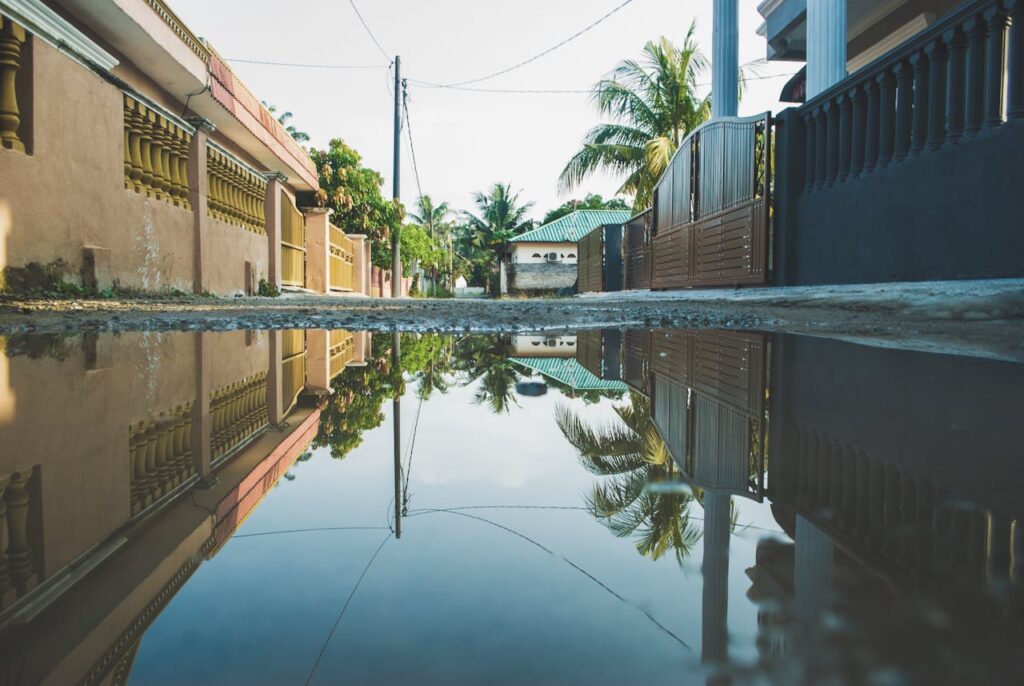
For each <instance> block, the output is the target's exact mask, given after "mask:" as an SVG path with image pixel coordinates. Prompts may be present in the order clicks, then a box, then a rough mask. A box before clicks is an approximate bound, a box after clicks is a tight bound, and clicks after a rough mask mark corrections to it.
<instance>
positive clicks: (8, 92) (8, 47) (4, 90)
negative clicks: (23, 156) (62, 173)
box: [0, 16, 26, 152]
mask: <svg viewBox="0 0 1024 686" xmlns="http://www.w3.org/2000/svg"><path fill="white" fill-rule="evenodd" d="M25 39H26V35H25V29H24V28H23V27H21V26H19V25H18V24H15V23H14V22H12V21H11V20H10V19H8V18H7V17H3V16H0V145H2V146H3V147H5V148H7V149H8V150H18V151H20V152H25V144H24V143H23V142H22V140H21V138H20V137H19V136H18V129H19V128H20V127H21V110H20V108H19V107H18V87H17V82H18V71H19V70H20V69H21V65H22V61H21V57H22V55H21V48H22V46H23V45H24V44H25Z"/></svg>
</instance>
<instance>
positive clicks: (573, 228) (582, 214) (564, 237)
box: [510, 210, 633, 243]
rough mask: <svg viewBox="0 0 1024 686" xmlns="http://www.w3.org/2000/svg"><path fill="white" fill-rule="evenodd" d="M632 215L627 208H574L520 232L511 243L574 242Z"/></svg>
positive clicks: (622, 222) (620, 222) (626, 219)
mask: <svg viewBox="0 0 1024 686" xmlns="http://www.w3.org/2000/svg"><path fill="white" fill-rule="evenodd" d="M632 216H633V213H632V212H629V211H627V210H576V211H575V212H573V213H572V214H567V215H565V216H564V217H562V218H561V219H556V220H555V221H553V222H548V223H547V224H545V225H544V226H541V227H539V228H536V229H534V230H533V231H527V232H526V233H521V234H519V235H518V236H516V237H515V238H513V239H512V240H511V241H510V242H511V243H575V242H576V241H578V240H579V239H581V238H583V237H584V236H586V235H587V234H588V233H590V232H591V231H593V230H594V229H596V228H597V227H599V226H604V225H605V224H624V223H626V222H627V221H629V219H630V217H632Z"/></svg>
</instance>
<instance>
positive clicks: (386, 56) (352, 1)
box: [348, 0, 391, 62]
mask: <svg viewBox="0 0 1024 686" xmlns="http://www.w3.org/2000/svg"><path fill="white" fill-rule="evenodd" d="M348 4H350V5H352V9H353V10H355V12H356V16H357V17H359V23H360V24H362V25H363V28H364V29H366V33H367V34H369V36H370V40H372V41H373V44H374V45H376V46H377V49H378V50H380V54H382V55H384V59H386V60H387V61H388V62H390V61H391V53H389V52H388V51H387V50H385V49H384V46H383V45H381V44H380V41H379V40H377V37H376V36H375V35H373V31H371V30H370V25H369V24H367V23H366V20H365V19H363V15H362V13H361V12H360V11H359V8H358V7H356V0H348Z"/></svg>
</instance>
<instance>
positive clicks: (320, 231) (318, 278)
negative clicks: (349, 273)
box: [305, 207, 331, 293]
mask: <svg viewBox="0 0 1024 686" xmlns="http://www.w3.org/2000/svg"><path fill="white" fill-rule="evenodd" d="M305 215H306V288H308V289H309V290H311V291H314V292H315V293H330V290H331V211H330V210H329V209H327V208H325V207H317V208H314V209H310V210H305Z"/></svg>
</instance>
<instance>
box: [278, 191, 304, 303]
mask: <svg viewBox="0 0 1024 686" xmlns="http://www.w3.org/2000/svg"><path fill="white" fill-rule="evenodd" d="M281 283H282V284H283V285H285V286H297V287H298V288H303V287H304V286H305V285H306V218H305V217H303V216H302V213H301V212H299V211H298V210H297V209H295V205H294V204H292V200H291V198H289V197H288V194H287V193H285V192H284V191H282V192H281Z"/></svg>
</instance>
